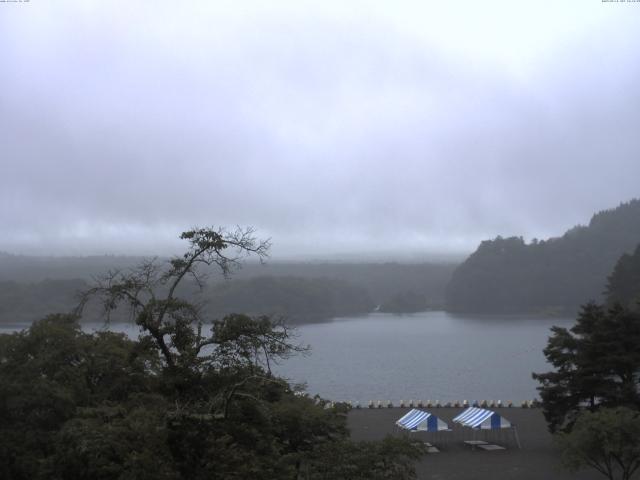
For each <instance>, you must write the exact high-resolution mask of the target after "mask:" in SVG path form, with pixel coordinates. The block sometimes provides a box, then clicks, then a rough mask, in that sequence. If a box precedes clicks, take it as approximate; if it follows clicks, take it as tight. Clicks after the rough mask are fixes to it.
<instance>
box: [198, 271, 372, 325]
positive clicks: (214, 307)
mask: <svg viewBox="0 0 640 480" xmlns="http://www.w3.org/2000/svg"><path fill="white" fill-rule="evenodd" d="M201 298H202V299H203V300H204V301H205V304H204V305H205V307H204V308H205V310H206V311H207V312H208V313H209V314H210V315H213V316H216V317H222V316H224V315H226V314H229V313H237V312H244V313H248V314H251V315H265V314H266V315H272V316H275V317H279V316H282V317H284V318H286V319H287V321H288V322H291V323H300V322H309V321H317V320H324V319H328V318H332V317H337V316H344V315H359V314H364V313H368V312H370V311H372V310H373V309H374V307H375V304H374V303H373V300H371V297H370V296H369V294H368V293H367V291H366V290H365V289H364V288H362V287H356V286H354V285H352V284H350V283H348V282H346V281H344V280H338V279H328V278H301V277H274V276H268V277H267V276H263V277H254V278H248V279H246V280H231V281H226V282H218V283H216V284H213V285H212V286H210V287H208V288H206V289H205V290H204V291H203V292H202V295H201Z"/></svg>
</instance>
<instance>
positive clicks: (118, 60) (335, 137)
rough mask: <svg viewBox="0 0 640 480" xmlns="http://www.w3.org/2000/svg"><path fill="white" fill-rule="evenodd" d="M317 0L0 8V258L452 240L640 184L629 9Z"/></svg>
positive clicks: (634, 28) (564, 218)
mask: <svg viewBox="0 0 640 480" xmlns="http://www.w3.org/2000/svg"><path fill="white" fill-rule="evenodd" d="M325 3H326V5H324V6H322V7H320V6H318V4H312V3H306V2H303V5H304V6H305V8H303V7H301V6H300V4H298V3H291V4H288V3H283V4H282V5H281V6H280V7H279V8H273V9H265V8H264V7H263V6H261V5H260V4H259V3H251V2H248V3H247V4H246V5H244V6H239V5H231V4H227V3H226V2H221V3H220V5H218V6H216V8H213V7H210V6H209V4H208V3H193V4H192V5H189V6H188V7H183V6H182V5H178V4H175V2H173V3H171V2H158V3H157V4H156V3H154V6H153V7H149V6H146V7H145V6H143V5H142V4H138V3H136V2H131V4H130V6H129V4H127V5H128V6H127V7H125V6H124V4H121V3H118V2H101V3H95V4H94V3H91V2H87V3H80V2H78V3H76V2H61V3H59V4H58V3H56V5H55V6H46V5H41V4H40V2H31V3H29V4H17V5H8V4H7V5H2V6H1V8H0V42H1V44H2V45H3V48H2V49H1V50H0V64H1V65H2V68H1V69H0V82H1V84H2V90H1V91H0V145H2V152H1V153H0V156H1V160H0V162H1V166H2V175H0V226H1V232H2V233H1V234H0V250H7V251H12V252H18V253H56V254H65V253H127V252H129V253H141V252H142V253H164V252H167V251H171V250H173V249H175V248H178V246H177V243H176V240H175V237H176V235H177V233H178V232H179V231H181V230H182V229H185V228H188V227H190V226H192V225H196V224H209V225H210V224H214V225H219V224H220V225H235V224H241V225H253V226H255V227H256V228H257V229H258V231H259V233H261V234H262V235H264V236H271V237H272V239H273V242H274V252H273V253H274V256H276V257H285V256H291V255H296V256H305V255H312V256H314V257H322V256H332V255H336V254H363V253H370V254H376V253H379V254H381V255H387V256H389V255H391V256H393V255H407V254H415V255H420V254H425V255H426V254H431V253H434V252H448V253H452V252H453V253H460V252H469V251H471V250H472V249H473V248H474V247H475V245H476V244H477V243H478V242H479V241H480V240H482V239H484V238H488V237H493V236H496V235H498V234H502V235H512V234H517V235H524V236H525V237H527V238H531V237H546V236H550V235H558V234H561V233H562V232H563V231H564V230H565V229H566V228H568V227H571V226H572V225H574V224H576V223H579V222H582V223H584V222H586V221H588V220H589V217H590V215H591V214H592V213H593V212H595V211H596V210H600V209H603V208H608V207H614V206H616V205H617V204H618V203H619V202H620V201H624V200H628V199H630V198H632V197H635V196H639V195H640V191H639V189H638V185H637V178H640V161H639V159H638V153H639V152H640V136H638V135H637V134H636V130H637V127H638V125H639V124H640V93H639V92H640V91H639V90H638V88H637V84H638V80H639V79H640V53H638V50H637V48H635V46H636V45H637V41H638V39H639V35H638V33H637V32H638V31H640V29H639V28H638V27H640V15H635V13H638V14H640V7H638V8H635V9H633V8H632V7H635V5H625V6H624V8H626V10H622V9H620V8H618V10H615V8H616V7H615V6H614V5H608V4H600V3H598V4H597V5H595V4H594V5H585V3H587V2H577V3H574V4H572V5H573V8H572V9H568V8H565V9H564V10H561V11H560V12H558V15H559V16H560V18H559V19H558V18H554V19H553V20H549V22H551V21H553V23H548V24H547V23H544V22H545V21H546V20H544V18H546V17H545V15H544V7H542V6H541V7H537V10H535V11H532V12H531V14H534V13H535V14H537V15H539V19H542V20H541V22H542V23H541V24H540V28H539V29H537V30H535V29H532V28H530V27H527V26H526V24H524V23H522V24H521V25H520V24H519V22H524V20H525V19H523V18H521V16H520V15H519V14H516V12H514V11H513V10H512V9H511V8H512V7H510V8H507V7H505V6H504V4H502V3H501V2H495V3H496V5H493V7H492V8H493V10H492V11H493V12H494V13H495V12H502V13H501V15H502V16H499V18H498V19H497V20H495V22H496V23H495V25H490V24H487V25H486V26H484V27H483V25H482V24H480V25H477V24H475V23H469V22H470V20H469V18H468V17H469V16H470V15H472V14H473V12H471V11H468V12H465V9H464V8H463V9H461V10H460V12H459V13H458V14H457V15H459V17H456V14H455V13H452V11H449V10H442V8H444V7H439V9H436V10H433V11H430V10H428V9H426V10H419V11H418V12H417V13H415V14H414V15H412V14H411V10H410V9H409V8H410V7H414V6H416V5H418V4H412V3H401V4H399V7H397V8H396V9H395V10H394V9H390V7H385V6H384V3H374V4H375V8H373V9H372V11H371V12H369V13H365V12H364V11H361V10H358V9H357V8H352V9H346V10H344V9H343V7H340V4H332V3H331V2H325ZM489 3H490V4H491V2H489ZM374 4H372V5H374ZM464 5H466V6H467V7H468V8H469V9H471V8H473V7H472V6H471V5H472V4H470V3H469V4H464ZM403 8H404V11H403ZM434 8H435V7H434ZM523 8H524V7H523ZM527 8H533V7H527ZM576 11H579V12H583V13H584V15H582V16H580V15H573V14H572V12H573V13H575V12H576ZM631 11H632V12H635V13H633V14H631ZM456 18H459V19H460V21H461V22H462V26H466V27H467V30H465V31H462V30H460V28H461V26H459V25H457V23H456V22H455V19H456ZM439 19H442V20H441V21H439ZM421 20H423V21H424V29H422V28H420V27H421V26H420V23H419V21H421ZM484 20H486V21H489V20H488V17H487V18H484V17H482V18H480V19H479V20H478V22H481V21H484ZM492 21H494V20H492ZM447 22H452V23H450V28H451V31H452V33H451V36H447V35H449V34H448V32H447V30H446V29H445V28H444V26H443V25H440V24H445V25H446V24H447ZM465 22H466V23H465ZM518 27H520V28H518ZM474 29H476V30H474ZM423 30H424V32H423ZM478 31H480V32H485V33H486V38H483V37H478V36H474V35H476V34H477V32H478ZM464 32H466V33H464ZM492 32H493V33H492ZM496 32H497V33H496ZM465 35H467V36H465ZM509 42H511V43H509ZM480 47H484V48H480ZM518 49H520V50H518ZM519 51H521V54H518V52H519Z"/></svg>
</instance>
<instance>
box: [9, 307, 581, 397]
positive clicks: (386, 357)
mask: <svg viewBox="0 0 640 480" xmlns="http://www.w3.org/2000/svg"><path fill="white" fill-rule="evenodd" d="M573 323H574V320H573V319H568V318H541V317H532V316H490V315H486V316H484V315H483V316H480V315H454V314H450V313H446V312H424V313H416V314H411V315H392V314H382V313H373V314H370V315H366V316H362V317H347V318H337V319H334V320H333V321H331V322H327V323H318V324H311V325H302V326H299V327H298V328H297V334H298V338H297V341H298V342H300V343H303V344H309V345H311V354H310V355H309V356H297V357H293V358H291V359H289V360H287V361H286V362H284V363H282V364H281V365H279V366H277V368H276V370H277V372H278V374H280V375H281V376H284V377H286V378H288V379H290V380H291V381H292V382H294V383H303V382H306V383H307V385H308V392H309V393H310V394H312V395H313V394H316V393H317V394H320V395H321V396H322V397H325V398H329V399H332V400H346V401H358V402H360V403H361V404H365V403H366V402H368V401H369V400H382V401H386V400H391V401H393V402H394V403H396V402H398V401H399V400H400V399H403V400H405V401H407V400H409V399H414V400H432V401H435V400H439V401H441V402H447V401H455V400H469V401H473V400H483V399H487V400H502V401H503V402H505V401H514V402H520V401H522V400H525V399H533V398H535V397H537V392H536V386H537V383H536V382H534V381H533V380H532V378H531V372H534V371H535V372H543V371H547V370H549V365H548V364H547V363H546V361H545V358H544V355H543V354H542V349H543V348H544V347H545V346H546V343H547V338H548V336H549V333H550V332H549V329H550V327H551V326H552V325H559V326H564V327H570V326H571V325H572V324H573ZM24 327H25V325H3V326H1V327H0V333H4V332H7V331H15V330H17V329H20V328H24ZM84 328H85V329H86V330H87V331H93V330H99V329H101V328H103V324H98V323H94V324H85V325H84ZM111 328H112V329H113V330H118V331H124V332H126V333H127V334H129V335H130V336H132V337H135V336H137V334H138V328H137V327H136V326H135V325H125V324H112V325H111Z"/></svg>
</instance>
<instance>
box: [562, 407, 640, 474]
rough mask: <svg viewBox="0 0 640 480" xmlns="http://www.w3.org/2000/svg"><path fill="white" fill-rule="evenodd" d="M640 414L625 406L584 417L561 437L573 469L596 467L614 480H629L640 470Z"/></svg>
mask: <svg viewBox="0 0 640 480" xmlns="http://www.w3.org/2000/svg"><path fill="white" fill-rule="evenodd" d="M639 440H640V413H638V412H637V411H634V410H630V409H628V408H625V407H619V408H615V409H609V408H603V409H601V410H599V411H597V412H595V413H592V412H589V411H585V412H583V413H581V414H580V416H579V417H578V419H577V420H576V422H575V425H574V426H573V429H572V430H571V432H570V433H563V434H560V435H559V439H558V443H559V445H560V447H561V448H562V450H563V454H562V460H563V463H564V465H565V466H566V467H567V468H569V469H570V470H573V471H577V470H579V469H580V468H582V467H584V466H588V467H591V468H594V469H595V470H597V471H598V472H600V473H602V474H603V475H604V476H606V477H607V478H609V479H610V480H614V478H616V475H617V474H619V475H620V478H621V479H622V480H628V479H630V478H631V476H632V475H633V474H634V472H635V471H636V470H638V468H639V467H640V441H639Z"/></svg>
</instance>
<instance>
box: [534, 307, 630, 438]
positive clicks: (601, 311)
mask: <svg viewBox="0 0 640 480" xmlns="http://www.w3.org/2000/svg"><path fill="white" fill-rule="evenodd" d="M552 332H553V334H552V336H551V337H550V338H549V342H548V345H547V347H546V348H545V349H544V354H545V356H546V357H547V360H548V361H549V363H550V364H551V365H552V366H553V367H554V368H555V370H554V371H551V372H547V373H534V374H533V378H534V379H536V380H538V381H539V382H540V387H538V390H539V392H540V396H541V399H542V405H543V409H544V415H545V417H546V419H547V422H548V423H549V428H550V430H551V431H556V430H559V429H560V430H563V429H564V430H569V429H570V428H571V427H572V425H573V423H574V422H575V419H576V418H577V416H578V414H579V413H580V411H581V410H582V409H584V408H587V409H589V410H593V411H595V410H596V409H598V408H599V407H612V406H628V407H632V408H638V407H640V394H639V393H638V375H637V372H638V371H640V315H639V314H638V313H637V312H630V311H628V310H625V309H623V308H621V307H614V308H611V309H609V310H607V309H605V308H604V307H602V306H600V305H596V304H594V303H590V304H587V305H585V306H584V307H583V309H582V311H581V312H580V314H579V315H578V319H577V322H576V324H575V325H574V326H573V327H572V328H570V329H566V328H561V327H553V328H552Z"/></svg>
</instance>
